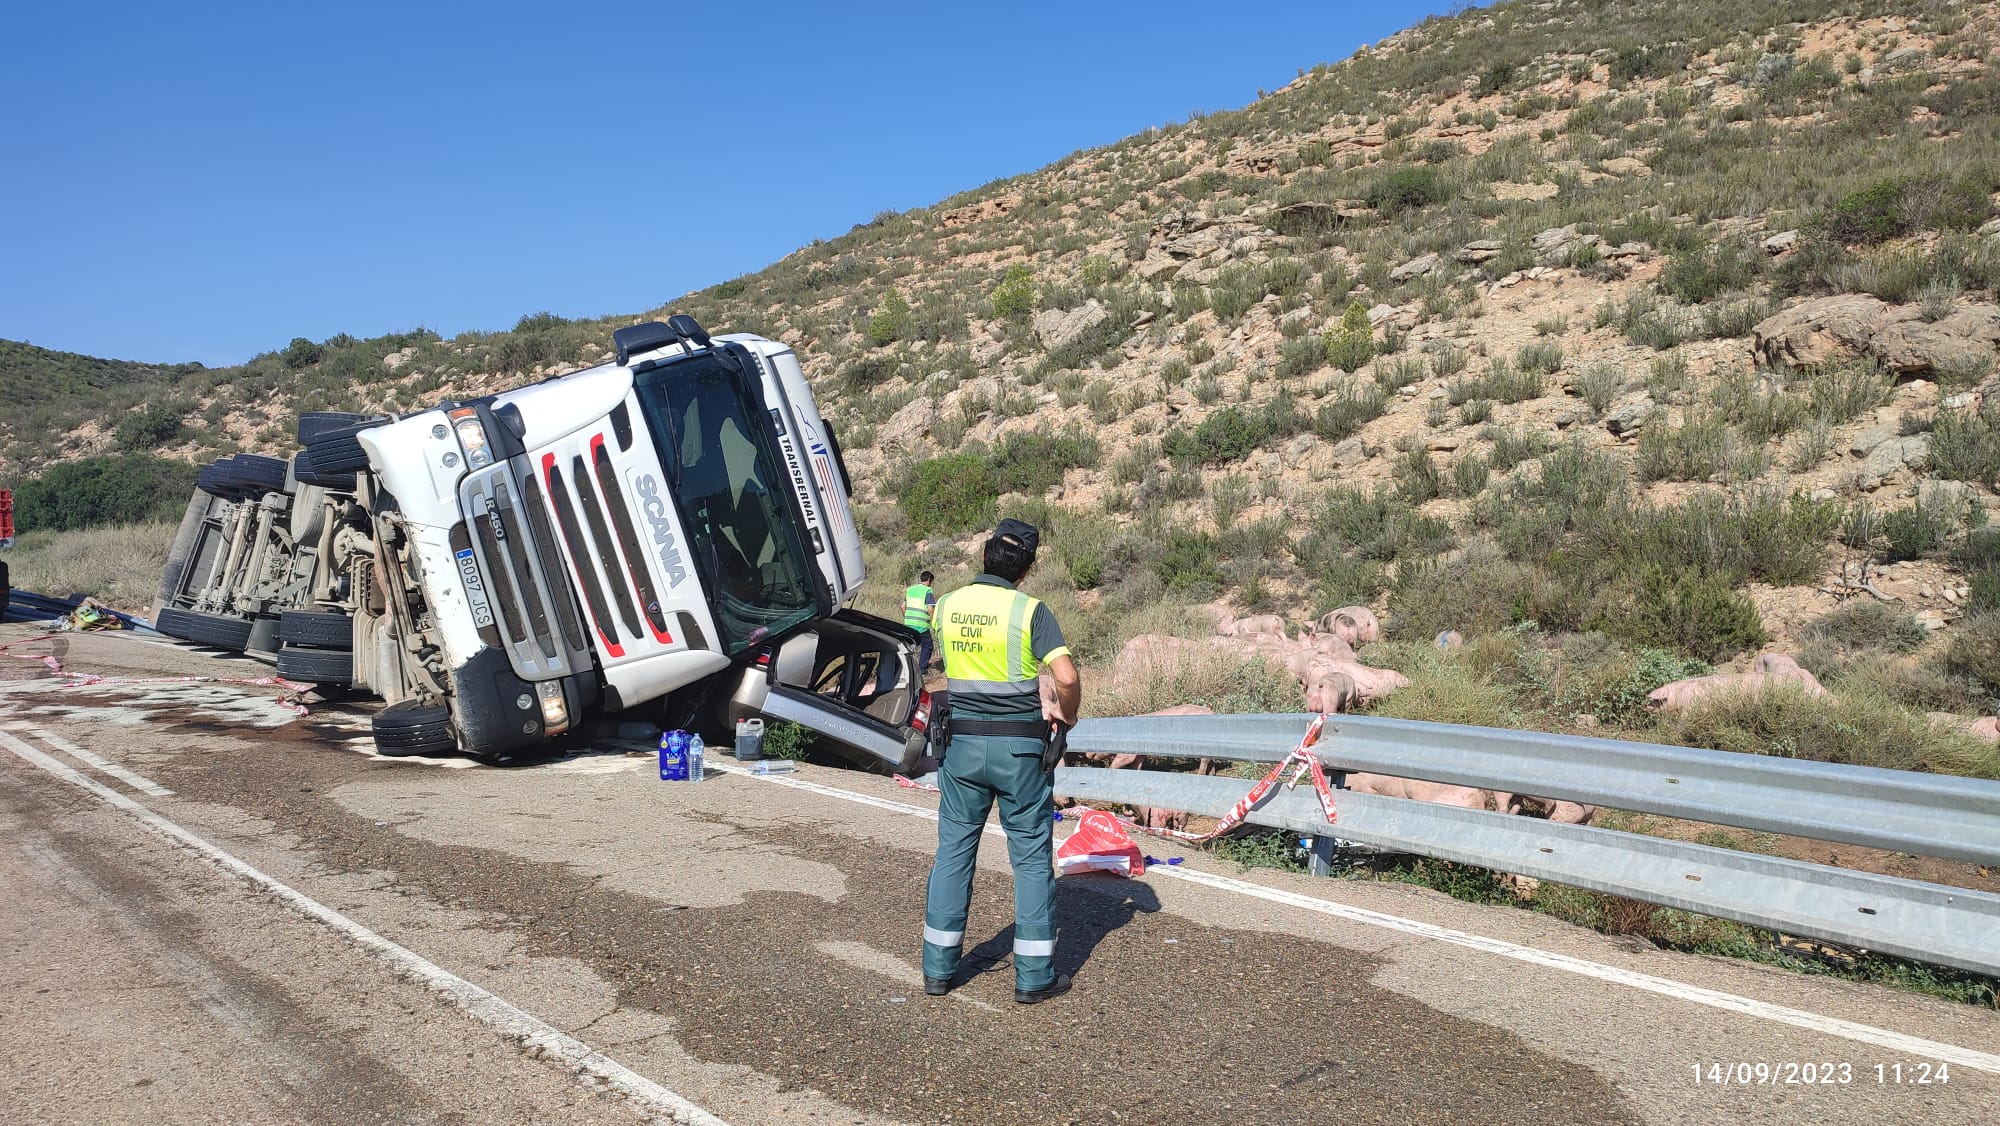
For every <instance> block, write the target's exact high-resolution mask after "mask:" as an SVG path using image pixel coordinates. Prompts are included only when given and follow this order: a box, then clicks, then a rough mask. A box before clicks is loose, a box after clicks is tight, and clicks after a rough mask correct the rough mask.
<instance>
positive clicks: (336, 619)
mask: <svg viewBox="0 0 2000 1126" xmlns="http://www.w3.org/2000/svg"><path fill="white" fill-rule="evenodd" d="M278 640H280V641H282V642H284V643H285V645H286V647H287V648H289V647H292V646H296V645H307V646H311V647H313V648H315V649H352V648H354V619H352V618H350V617H348V616H347V615H346V614H336V613H330V612H328V611H324V610H287V611H285V612H284V613H283V614H282V615H280V616H279V618H278Z"/></svg>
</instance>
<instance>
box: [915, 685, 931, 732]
mask: <svg viewBox="0 0 2000 1126" xmlns="http://www.w3.org/2000/svg"><path fill="white" fill-rule="evenodd" d="M930 726H931V694H930V690H929V689H925V690H924V691H922V692H920V693H918V694H917V712H916V714H915V715H913V716H911V717H910V727H911V729H912V730H916V731H928V730H930Z"/></svg>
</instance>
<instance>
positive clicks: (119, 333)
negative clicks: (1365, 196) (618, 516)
mask: <svg viewBox="0 0 2000 1126" xmlns="http://www.w3.org/2000/svg"><path fill="white" fill-rule="evenodd" d="M1445 10H1447V5H1444V4H1439V3H1434V2H1432V3H1426V2H1421V0H1385V2H1382V3H1369V4H1345V3H1309V2H1293V0H1271V2H1267V3H1261V4H1251V5H1244V4H1225V3H1218V2H1213V0H1211V2H1209V3H1177V2H1167V0H1160V2H1155V3H1145V4H1140V3H1126V2H1110V0H1105V2H1089V0H1084V2H1076V0H1071V2H1069V3H1044V2H1041V0H1016V2H1015V3H1012V4H1006V5H999V4H982V5H976V6H975V5H964V4H958V5H954V4H948V3H940V2H935V0H934V2H932V3H928V4H925V3H861V2H850V3H839V4H835V3H819V4H805V3H758V2H749V0H739V2H736V3H731V4H715V5H684V4H672V3H654V4H644V3H609V2H605V3H591V2H587V0H579V2H573V3H568V4H563V5H554V4H545V5H536V4H526V3H516V2H513V0H488V2H486V3H480V4H471V3H438V2H426V0H407V2H405V3H386V4H385V3H372V2H366V0H356V2H350V3H341V4H332V3H323V2H315V0H293V2H287V3H271V2H269V0H262V2H259V3H218V2H202V0H182V2H181V3H177V4H160V3H157V2H154V3H145V4H127V3H99V2H94V0H69V2H66V3H39V4H21V5H16V6H14V7H13V8H12V10H11V11H10V13H9V15H8V18H7V21H6V22H7V28H6V32H5V35H4V36H0V154H4V160H0V338H5V339H11V340H26V341H28V342H30V343H33V344H38V345H41V346H43V347H47V348H56V349H61V350H64V351H72V352H83V353H86V354H90V355H97V356H107V357H114V358H118V359H133V360H145V361H152V362H179V361H184V360H197V361H200V362H202V363H206V364H209V365H211V366H215V365H222V364H231V363H239V362H242V361H243V360H246V359H249V358H250V357H251V356H253V355H255V354H257V353H259V352H264V351H269V350H271V349H274V348H282V347H283V346H284V345H285V343H286V342H287V341H289V340H291V339H292V338H293V337H298V336H303V337H308V338H310V339H314V340H322V339H325V338H326V337H328V336H331V335H333V334H335V333H340V332H346V333H351V334H353V335H355V336H360V337H369V336H377V335H381V334H383V333H387V332H400V331H406V330H409V329H412V328H415V327H418V326H424V327H428V328H431V329H434V330H436V331H438V332H441V333H443V334H444V335H445V336H452V335H455V334H456V333H459V332H462V331H465V330H468V329H477V330H495V329H504V328H510V327H512V325H513V324H514V322H515V320H517V319H518V318H519V317H521V316H522V315H523V314H526V313H531V312H536V311H539V310H544V309H546V310H549V311H552V312H555V313H560V314H562V315H564V316H602V315H608V314H614V313H629V312H637V311H640V310H643V309H647V308H651V307H654V306H658V305H660V304H662V303H664V302H666V301H667V300H669V299H671V298H673V297H676V296H679V295H680V294H683V293H687V292H689V291H692V290H695V289H700V288H703V287H705V286H708V285H712V284H714V283H716V282H720V281H725V280H728V279H729V278H732V277H736V276H738V275H740V274H744V273H749V272H752V271H755V270H757V269H760V268H762V267H763V266H765V265H768V264H769V263H771V262H773V261H776V260H777V259H779V258H782V257H783V256H784V255H786V254H788V253H790V252H791V251H793V250H795V249H797V248H798V247H800V246H803V245H806V244H807V243H810V242H811V241H812V240H814V239H816V238H832V237H835V236H837V235H840V234H842V233H845V232H846V231H847V230H848V229H849V228H851V227H853V226H854V225H855V224H856V223H862V222H866V221H867V220H868V219H869V218H871V217H872V216H874V215H875V214H876V213H878V212H880V211H883V210H891V209H893V210H898V211H900V210H904V209H907V208H911V207H919V206H925V205H928V204H931V203H935V202H937V201H938V200H940V199H943V198H945V197H947V196H950V195H952V194H954V193H957V192H960V191H964V190H967V189H970V188H975V187H978V186H979V185H981V184H984V183H987V182H989V181H992V180H995V179H998V178H1002V177H1006V176H1012V175H1015V174H1018V173H1021V172H1027V171H1030V170H1033V169H1035V168H1039V167H1041V166H1043V165H1046V164H1049V163H1051V162H1053V161H1055V160H1058V159H1061V158H1062V157H1063V156H1065V155H1067V154H1068V153H1070V152H1073V151H1075V150H1077V149H1083V148H1091V147H1095V146H1098V145H1104V144H1109V143H1112V142H1114V141H1117V140H1119V139H1120V138H1122V137H1126V136H1129V135H1131V134H1133V133H1136V132H1139V131H1140V130H1142V129H1145V128H1146V127H1147V126H1149V125H1163V124H1166V123H1168V122H1173V121H1181V120H1185V119H1186V118H1187V116H1188V115H1189V113H1191V112H1193V111H1214V110H1224V109H1235V108H1238V107H1241V106H1243V105H1246V104H1248V103H1249V102H1251V101H1253V100H1255V98H1256V96H1257V92H1258V90H1259V89H1260V88H1261V89H1265V90H1275V89H1277V88H1279V87H1281V86H1283V85H1285V84H1286V83H1288V82H1290V81H1292V80H1293V79H1294V78H1295V77H1296V76H1297V73H1298V71H1299V70H1300V69H1301V68H1310V67H1311V66H1313V65H1314V64H1316V63H1321V62H1335V61H1338V60H1339V59H1342V58H1345V57H1346V56H1348V55H1350V54H1352V53H1353V51H1354V49H1355V48H1356V47H1358V46H1359V45H1361V44H1363V43H1369V42H1373V41H1375V40H1378V39H1380V38H1382V37H1384V36H1386V35H1388V34H1390V33H1392V32H1394V31H1396V30H1398V29H1400V28H1403V27H1407V26H1409V25H1410V24H1413V23H1415V22H1418V21H1419V20H1421V19H1423V17H1424V16H1425V15H1428V14H1431V13H1433V12H1442V11H1445Z"/></svg>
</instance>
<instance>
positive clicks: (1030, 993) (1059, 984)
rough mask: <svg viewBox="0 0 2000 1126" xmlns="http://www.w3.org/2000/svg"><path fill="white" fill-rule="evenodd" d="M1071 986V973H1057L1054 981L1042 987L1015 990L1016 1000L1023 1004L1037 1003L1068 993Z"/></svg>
mask: <svg viewBox="0 0 2000 1126" xmlns="http://www.w3.org/2000/svg"><path fill="white" fill-rule="evenodd" d="M1069 987H1070V980H1069V975H1068V974H1057V975H1056V979H1055V980H1054V981H1052V982H1050V983H1048V984H1047V985H1044V986H1042V987H1041V988H1040V989H1016V990H1015V991H1014V1000H1016V1001H1019V1002H1020V1003H1021V1004H1023V1005H1035V1004H1039V1003H1041V1002H1043V1001H1046V1000H1048V999H1049V998H1051V997H1060V996H1062V995H1063V994H1065V993H1068V992H1069Z"/></svg>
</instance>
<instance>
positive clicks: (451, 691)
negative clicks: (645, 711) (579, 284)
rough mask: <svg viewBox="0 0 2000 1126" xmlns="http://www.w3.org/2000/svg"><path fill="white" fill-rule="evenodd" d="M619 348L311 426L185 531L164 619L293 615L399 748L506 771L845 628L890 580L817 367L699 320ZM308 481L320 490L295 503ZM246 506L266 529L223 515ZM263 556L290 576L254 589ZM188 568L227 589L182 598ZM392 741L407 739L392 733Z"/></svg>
mask: <svg viewBox="0 0 2000 1126" xmlns="http://www.w3.org/2000/svg"><path fill="white" fill-rule="evenodd" d="M614 343H615V345H616V349H617V354H616V358H615V359H614V360H613V361H611V362H607V363H603V364H599V365H597V366H595V367H590V368H586V369H583V370H581V371H576V372H571V373H568V374H564V375H559V376H553V377H550V378H548V379H544V380H542V381H541V382H539V383H535V384H532V385H529V386H526V387H521V388H517V389H514V390H510V391H505V392H502V393H500V394H497V395H491V396H485V397H482V398H477V399H471V400H466V401H458V402H447V403H444V404H441V405H439V406H438V407H436V408H433V409H431V410H426V411H422V412H419V413H416V414H412V415H409V416H406V417H401V418H395V419H379V418H376V419H363V418H361V417H360V416H343V417H344V418H347V419H352V420H354V421H349V422H341V423H339V424H337V425H336V424H334V423H331V422H327V420H325V419H323V418H321V419H309V418H304V417H302V419H301V430H300V434H301V439H302V440H304V441H305V443H306V448H305V450H304V452H303V453H302V454H301V455H300V457H299V458H298V459H296V464H295V466H294V472H291V473H289V474H286V475H284V480H285V482H286V484H285V486H284V491H282V493H264V494H262V495H261V496H257V495H255V494H256V492H257V490H256V488H255V487H254V486H253V487H252V488H251V489H250V490H249V491H247V492H246V491H243V490H240V489H239V490H238V491H237V492H234V493H230V494H228V495H227V496H225V497H222V498H221V500H222V503H220V504H218V505H213V506H206V507H205V506H202V505H200V504H197V505H196V506H194V507H191V508H190V515H189V518H188V521H186V522H184V526H183V539H186V538H187V535H188V531H187V530H188V528H189V527H190V526H193V525H196V524H201V523H203V522H204V521H206V522H207V523H209V524H212V525H214V526H215V528H216V529H217V531H216V534H215V535H214V536H212V537H210V538H211V539H213V540H214V541H215V543H216V546H215V547H213V548H212V549H210V551H209V554H208V555H201V552H200V551H199V550H196V549H195V548H192V547H190V548H188V549H187V550H185V551H184V550H183V547H184V546H185V545H182V544H180V543H177V545H176V549H175V550H176V555H175V559H174V561H173V562H172V563H170V568H169V570H170V574H169V581H168V582H167V583H166V584H165V585H164V586H163V591H162V606H163V607H168V606H174V607H177V608H178V609H177V610H176V615H177V616H176V617H173V618H172V619H171V620H172V621H174V622H176V623H178V624H185V623H186V622H190V621H191V622H193V624H194V625H196V626H198V627H202V628H207V629H210V630H215V631H216V632H217V635H218V636H222V635H224V634H225V633H226V631H219V630H218V629H217V623H216V622H215V621H211V620H209V619H211V618H214V617H216V616H217V615H220V616H222V617H229V616H232V615H234V616H238V617H245V618H246V619H249V620H255V619H257V618H259V617H264V618H269V617H272V616H274V615H275V616H278V617H281V618H282V619H283V621H281V622H280V623H279V626H278V628H277V630H276V636H277V638H278V640H279V641H280V642H282V646H281V647H280V648H279V650H278V652H277V660H278V661H279V664H280V669H281V671H283V669H284V665H285V660H286V649H285V648H284V647H289V646H292V645H293V644H294V640H295V639H298V638H304V640H303V641H299V642H298V643H299V644H300V645H302V646H304V645H312V646H325V645H333V644H338V643H340V642H342V641H344V642H345V643H346V645H347V651H348V652H349V653H351V662H350V663H349V664H350V665H351V667H346V666H344V668H346V671H347V678H346V682H347V683H349V684H351V685H355V686H359V687H364V688H367V689H369V690H371V691H373V692H374V693H376V694H377V695H379V696H381V697H382V698H384V699H385V700H388V701H389V702H390V704H391V709H390V711H389V712H388V713H385V714H386V715H389V723H390V725H391V726H392V727H394V728H395V729H396V731H397V732H399V733H400V734H398V735H397V736H396V737H395V738H393V739H392V740H390V742H393V743H395V744H396V747H395V750H397V751H399V752H404V753H412V752H413V751H414V750H418V749H443V744H444V743H445V741H446V740H447V739H448V740H449V742H450V743H451V744H452V745H453V746H455V747H456V748H457V749H459V750H462V751H465V752H468V753H472V754H476V755H481V756H485V757H491V758H506V757H509V756H510V755H512V754H513V753H515V752H518V751H520V750H522V749H525V748H528V747H531V746H533V745H534V744H537V743H540V742H542V741H543V740H546V739H547V738H549V737H551V736H553V735H556V734H560V733H561V732H563V731H565V730H567V729H569V728H570V727H571V726H572V725H574V724H575V723H576V722H577V721H578V719H579V718H580V717H581V716H582V715H584V714H585V713H586V712H588V711H590V710H593V709H601V710H604V711H618V710H623V709H626V708H630V707H632V706H634V705H637V704H641V703H644V702H646V701H650V700H655V699H659V698H661V697H664V696H666V695H667V694H668V693H671V692H674V691H676V690H678V689H683V688H686V687H689V686H691V685H696V684H698V683H700V682H702V681H704V680H705V679H707V678H714V677H718V676H719V675H720V674H723V673H725V672H727V671H729V670H731V669H733V668H741V667H747V666H748V665H749V663H750V662H751V661H752V660H753V659H754V658H755V657H756V656H757V655H758V654H760V653H763V652H767V651H769V650H770V649H771V648H772V647H773V646H779V645H782V644H783V643H784V642H785V641H787V640H788V639H789V638H791V637H793V636H795V635H797V634H798V633H800V632H801V631H803V630H807V629H809V628H811V627H812V626H814V625H815V623H819V622H824V621H829V620H831V619H832V618H833V617H834V615H835V613H836V612H837V611H839V610H840V609H841V608H842V607H844V606H846V605H847V604H848V603H850V602H851V601H852V600H853V598H854V596H855V594H856V593H858V591H859V590H860V588H861V585H862V582H863V581H864V580H865V578H866V568H865V567H864V565H863V563H862V555H861V541H860V537H859V535H858V533H857V531H856V528H855V523H854V516H853V511H852V506H851V500H850V496H849V481H848V478H847V475H846V470H845V468H844V466H843V465H842V464H841V459H840V453H839V448H838V446H837V445H836V444H835V441H834V437H833V434H832V432H831V431H830V430H829V429H828V427H827V426H826V424H825V422H824V420H823V419H822V418H821V417H820V414H819V409H818V406H817V404H816V403H815V402H814V400H813V397H812V393H811V391H810V389H809V388H808V386H807V384H806V380H805V374H804V372H803V370H802V369H801V367H800V365H799V361H798V357H797V355H796V354H795V353H794V352H793V351H792V349H791V348H790V347H788V346H787V345H785V344H782V343H780V342H777V341H772V340H767V339H764V338H762V337H758V336H751V335H732V336H721V337H716V338H711V337H710V336H709V335H708V334H707V333H706V332H705V331H703V330H702V328H701V326H700V325H698V324H696V323H695V321H694V320H693V319H692V318H690V317H685V316H676V317H672V318H670V319H669V320H667V321H666V322H664V323H647V324H641V325H634V326H630V327H627V328H623V329H619V330H618V331H617V332H616V334H615V335H614ZM309 422H310V423H311V425H308V424H309ZM328 467H331V468H332V469H333V470H334V472H332V473H331V475H329V474H328V473H326V472H324V471H325V470H326V469H327V468H328ZM251 468H257V467H254V466H253V467H251ZM350 474H351V476H350ZM254 475H255V474H251V473H248V472H247V471H246V470H245V469H244V467H235V466H232V467H231V472H230V473H221V472H218V473H217V474H216V475H215V476H216V477H217V478H218V479H222V478H225V477H226V478H228V479H230V480H232V481H233V480H236V479H239V478H243V477H246V476H254ZM295 479H301V480H304V479H309V480H310V481H311V482H314V483H315V484H313V485H312V486H311V487H310V488H308V487H307V486H304V485H300V486H298V488H297V490H296V493H295V492H294V491H293V484H292V482H293V481H294V480H295ZM253 497H254V499H253ZM200 500H201V498H200V496H199V495H198V496H197V501H198V502H199V501H200ZM230 505H235V506H237V507H238V508H244V507H246V506H247V507H255V508H257V509H258V510H259V511H260V512H262V513H263V514H264V515H262V516H260V517H259V518H258V519H256V520H252V519H250V518H248V517H247V516H246V515H243V514H240V513H239V514H237V515H235V516H234V517H233V519H224V518H223V510H224V509H227V508H228V507H229V506H230ZM314 506H320V507H323V508H324V509H325V510H326V511H325V512H324V513H323V514H322V515H323V516H324V519H321V520H319V521H317V522H316V523H313V524H312V531H313V533H314V534H313V535H312V536H311V537H310V539H311V541H312V542H307V541H308V538H309V537H307V536H304V535H300V534H291V533H292V531H295V530H299V531H302V530H303V529H295V528H294V525H303V524H305V523H307V522H308V515H307V512H308V510H309V509H311V508H313V507H314ZM197 508H200V509H201V512H202V515H201V518H200V519H197V512H196V510H197ZM272 514H275V515H272ZM266 539H268V540H270V541H271V542H270V543H269V544H264V543H263V541H264V540H266ZM251 541H254V544H252V545H251V546H246V543H250V542H251ZM225 542H227V545H228V546H227V548H226V550H225V549H224V548H223V547H222V546H221V545H223V544H224V543H225ZM190 553H191V554H190ZM182 556H190V557H191V558H192V557H194V556H199V557H200V559H201V560H202V562H201V565H200V566H195V565H192V564H190V563H188V562H186V561H184V560H183V559H182ZM239 560H243V561H246V562H245V563H242V564H239ZM249 561H254V563H252V562H249ZM246 566H248V567H250V569H252V570H255V571H258V572H259V573H263V572H269V571H272V570H273V568H274V567H275V568H276V570H277V571H281V572H283V573H284V574H285V575H286V576H288V578H289V585H287V586H285V587H284V588H283V593H280V592H278V591H277V589H276V588H275V587H273V586H272V583H271V581H270V580H269V579H268V577H266V578H265V579H262V580H260V579H259V578H258V576H257V575H253V574H249V573H244V574H241V575H237V572H239V571H243V570H244V568H245V567H246ZM179 574H201V575H205V576H207V578H206V579H204V580H203V581H204V582H205V583H206V584H207V585H206V586H204V587H203V588H202V590H201V591H200V592H199V594H196V593H195V592H192V591H184V592H183V594H182V595H180V596H178V601H177V600H176V598H177V596H175V595H174V594H173V593H172V590H173V589H178V588H176V583H175V576H176V575H179ZM224 575H230V576H236V577H231V578H219V577H218V576H224ZM301 576H307V577H305V578H301ZM188 586H190V584H189V583H187V582H181V583H180V584H179V587H182V588H184V587H188ZM253 592H254V593H255V594H256V595H258V597H252V596H251V595H252V593H253ZM188 611H195V612H194V613H189V612H188ZM285 622H292V623H294V625H295V626H296V628H292V627H288V626H286V625H285V624H284V623H285ZM308 626H310V627H312V628H311V629H308V628H307V627H308ZM349 627H351V628H349ZM246 628H248V627H246ZM267 632H268V631H267ZM343 634H344V635H345V636H341V635H343ZM303 660H304V657H303V656H299V655H295V656H294V661H295V662H298V661H303ZM314 667H318V666H317V665H315V666H314ZM411 732H419V733H420V734H409V733H411ZM377 736H378V738H377V741H378V744H380V745H382V746H383V747H384V748H385V749H388V743H385V742H384V741H383V739H382V726H381V724H380V723H378V725H377Z"/></svg>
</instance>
